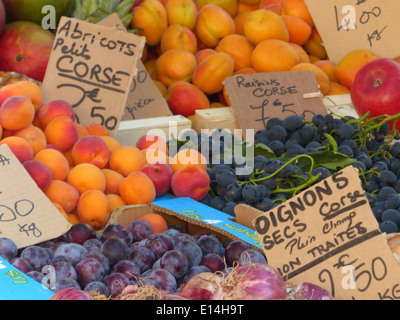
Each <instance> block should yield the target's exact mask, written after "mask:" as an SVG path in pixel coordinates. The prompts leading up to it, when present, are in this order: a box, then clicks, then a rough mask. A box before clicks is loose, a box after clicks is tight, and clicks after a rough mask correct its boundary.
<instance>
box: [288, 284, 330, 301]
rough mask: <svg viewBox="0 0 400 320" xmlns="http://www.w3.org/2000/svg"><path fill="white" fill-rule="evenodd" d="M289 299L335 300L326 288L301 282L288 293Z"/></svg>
mask: <svg viewBox="0 0 400 320" xmlns="http://www.w3.org/2000/svg"><path fill="white" fill-rule="evenodd" d="M288 300H335V298H334V297H332V295H331V294H330V293H329V292H328V291H327V290H325V289H323V288H321V287H319V286H317V285H315V284H312V283H309V282H301V283H299V284H298V285H297V286H296V287H295V288H293V289H291V290H290V292H289V294H288Z"/></svg>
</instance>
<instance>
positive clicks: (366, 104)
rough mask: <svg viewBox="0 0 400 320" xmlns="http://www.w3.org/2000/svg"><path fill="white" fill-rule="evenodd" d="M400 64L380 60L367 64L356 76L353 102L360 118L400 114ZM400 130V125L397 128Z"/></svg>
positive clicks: (391, 60)
mask: <svg viewBox="0 0 400 320" xmlns="http://www.w3.org/2000/svg"><path fill="white" fill-rule="evenodd" d="M399 88H400V62H398V61H396V60H394V59H388V58H380V59H376V60H374V61H371V62H369V63H367V64H366V65H365V66H364V67H362V68H361V69H360V71H359V72H358V73H357V74H356V77H355V79H354V83H353V86H352V88H351V100H352V103H353V106H354V109H355V110H356V112H357V114H358V115H359V116H362V115H364V114H366V113H367V112H368V111H369V112H370V113H371V114H370V117H377V116H381V115H389V116H392V115H396V114H398V113H400V90H399ZM396 128H397V129H400V123H399V124H398V125H397V127H396Z"/></svg>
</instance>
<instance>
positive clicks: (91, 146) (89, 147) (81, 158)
mask: <svg viewBox="0 0 400 320" xmlns="http://www.w3.org/2000/svg"><path fill="white" fill-rule="evenodd" d="M71 156H72V161H73V163H74V164H75V165H77V164H81V163H91V164H94V165H95V166H97V167H99V168H100V169H102V168H104V167H105V166H106V165H107V163H108V160H109V159H110V156H111V151H110V149H109V148H108V145H107V144H106V143H105V142H104V140H103V139H102V138H100V137H98V136H92V135H88V136H86V137H83V138H81V139H79V140H78V141H77V142H76V143H75V144H74V146H73V147H72V149H71Z"/></svg>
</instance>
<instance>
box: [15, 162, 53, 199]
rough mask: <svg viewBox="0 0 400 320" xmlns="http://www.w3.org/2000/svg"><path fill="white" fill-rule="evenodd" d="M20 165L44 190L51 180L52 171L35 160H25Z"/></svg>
mask: <svg viewBox="0 0 400 320" xmlns="http://www.w3.org/2000/svg"><path fill="white" fill-rule="evenodd" d="M22 165H23V167H24V168H25V170H26V171H27V172H28V173H29V175H30V176H31V178H32V179H33V181H35V183H36V185H37V186H38V188H39V189H41V190H42V191H44V190H46V188H47V187H48V186H49V185H50V183H51V181H52V180H53V173H52V172H51V170H50V169H49V167H47V166H46V165H45V164H43V163H41V162H40V161H36V160H28V161H25V162H24V163H23V164H22Z"/></svg>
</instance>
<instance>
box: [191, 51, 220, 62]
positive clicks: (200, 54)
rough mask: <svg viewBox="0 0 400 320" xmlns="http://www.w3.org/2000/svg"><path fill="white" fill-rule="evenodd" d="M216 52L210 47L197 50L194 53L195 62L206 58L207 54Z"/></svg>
mask: <svg viewBox="0 0 400 320" xmlns="http://www.w3.org/2000/svg"><path fill="white" fill-rule="evenodd" d="M216 52H217V51H215V49H211V48H205V49H201V50H199V51H197V52H196V54H195V55H194V56H195V57H196V61H197V64H199V63H200V62H202V61H204V60H205V59H206V58H208V57H209V56H211V55H213V54H214V53H216Z"/></svg>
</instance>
